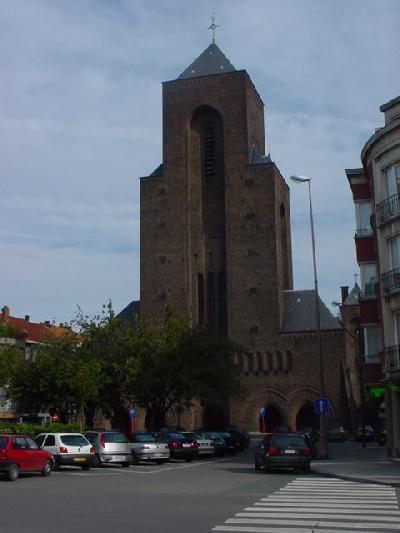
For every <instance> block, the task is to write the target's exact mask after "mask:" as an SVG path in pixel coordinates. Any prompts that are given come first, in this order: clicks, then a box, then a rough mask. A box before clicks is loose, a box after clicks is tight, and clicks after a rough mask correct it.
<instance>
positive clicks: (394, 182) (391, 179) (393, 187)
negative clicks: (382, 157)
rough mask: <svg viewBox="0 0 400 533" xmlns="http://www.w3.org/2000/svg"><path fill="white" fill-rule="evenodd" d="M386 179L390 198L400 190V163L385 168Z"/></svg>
mask: <svg viewBox="0 0 400 533" xmlns="http://www.w3.org/2000/svg"><path fill="white" fill-rule="evenodd" d="M385 180H386V194H387V197H388V198H389V197H390V196H393V195H395V194H398V193H399V192H400V164H396V165H392V166H391V167H389V168H388V169H386V170H385Z"/></svg>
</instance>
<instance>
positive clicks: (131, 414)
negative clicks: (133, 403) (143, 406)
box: [129, 409, 136, 420]
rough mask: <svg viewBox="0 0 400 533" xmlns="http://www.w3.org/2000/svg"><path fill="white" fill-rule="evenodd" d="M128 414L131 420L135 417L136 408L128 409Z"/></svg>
mask: <svg viewBox="0 0 400 533" xmlns="http://www.w3.org/2000/svg"><path fill="white" fill-rule="evenodd" d="M129 416H130V418H131V419H132V420H133V419H134V418H136V409H131V410H130V411H129Z"/></svg>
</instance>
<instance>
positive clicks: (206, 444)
mask: <svg viewBox="0 0 400 533" xmlns="http://www.w3.org/2000/svg"><path fill="white" fill-rule="evenodd" d="M181 433H182V435H184V436H185V437H186V438H187V439H193V440H195V441H196V442H197V444H198V445H199V447H198V448H197V452H198V455H214V454H215V446H214V441H212V440H211V439H209V438H208V437H206V435H205V434H204V433H201V432H200V433H198V432H195V431H182V432H181Z"/></svg>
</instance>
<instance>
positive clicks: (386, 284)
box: [381, 268, 400, 294]
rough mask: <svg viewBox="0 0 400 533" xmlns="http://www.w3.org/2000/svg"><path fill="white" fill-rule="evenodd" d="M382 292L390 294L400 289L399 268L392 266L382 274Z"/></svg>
mask: <svg viewBox="0 0 400 533" xmlns="http://www.w3.org/2000/svg"><path fill="white" fill-rule="evenodd" d="M381 279H382V292H383V293H384V294H391V293H392V292H396V291H399V290H400V268H394V269H393V270H390V271H389V272H385V273H384V274H382V277H381Z"/></svg>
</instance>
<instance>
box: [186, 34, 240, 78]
mask: <svg viewBox="0 0 400 533" xmlns="http://www.w3.org/2000/svg"><path fill="white" fill-rule="evenodd" d="M235 70H236V69H235V67H234V66H233V65H232V63H231V62H230V61H229V59H228V58H227V57H226V56H225V54H224V53H223V52H222V51H221V50H220V48H218V46H217V45H216V44H215V43H211V44H210V46H209V47H208V48H206V49H205V50H204V52H202V53H201V54H200V55H199V57H198V58H197V59H195V60H194V61H193V63H191V64H190V65H189V66H188V67H187V69H186V70H184V71H183V72H182V74H181V75H180V76H179V77H178V79H185V78H197V77H198V76H210V75H212V74H223V73H224V72H233V71H235Z"/></svg>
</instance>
